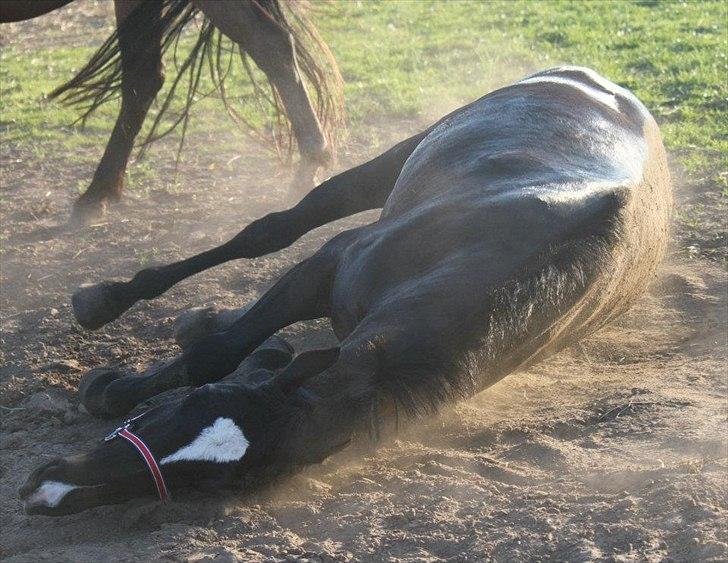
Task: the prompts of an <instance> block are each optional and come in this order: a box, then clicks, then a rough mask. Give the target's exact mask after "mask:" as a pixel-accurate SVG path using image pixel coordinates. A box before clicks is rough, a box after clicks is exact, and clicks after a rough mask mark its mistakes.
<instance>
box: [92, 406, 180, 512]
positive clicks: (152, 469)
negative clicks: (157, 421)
mask: <svg viewBox="0 0 728 563" xmlns="http://www.w3.org/2000/svg"><path fill="white" fill-rule="evenodd" d="M145 414H146V413H145V412H144V413H142V414H140V415H138V416H135V417H134V418H129V419H127V420H125V421H124V423H123V424H122V425H121V426H119V428H117V429H116V430H114V431H113V432H112V433H111V434H109V435H108V436H106V438H104V442H110V441H111V440H113V439H114V438H116V437H117V436H119V437H121V438H124V439H125V440H126V441H127V442H129V443H130V444H131V445H132V446H134V448H135V449H136V450H137V451H138V452H139V454H140V455H141V456H142V459H143V460H144V463H146V465H147V468H148V469H149V473H150V474H151V475H152V479H154V485H155V486H156V488H157V495H158V496H159V500H161V501H165V500H168V499H169V497H170V495H169V491H168V490H167V484H166V483H165V482H164V477H163V476H162V470H161V469H160V467H159V464H158V463H157V460H156V459H155V458H154V454H152V450H150V449H149V446H147V445H146V444H145V443H144V440H142V439H141V438H140V437H139V436H137V435H136V434H134V433H133V432H132V431H131V430H130V429H131V427H132V423H133V422H134V421H135V420H137V419H138V418H141V417H142V416H144V415H145Z"/></svg>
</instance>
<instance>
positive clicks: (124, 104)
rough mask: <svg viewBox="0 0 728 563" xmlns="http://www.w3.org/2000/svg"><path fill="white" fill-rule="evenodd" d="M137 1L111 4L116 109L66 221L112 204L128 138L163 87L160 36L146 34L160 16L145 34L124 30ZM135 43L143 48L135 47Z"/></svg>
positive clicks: (87, 217) (90, 217)
mask: <svg viewBox="0 0 728 563" xmlns="http://www.w3.org/2000/svg"><path fill="white" fill-rule="evenodd" d="M139 4H140V0H116V1H115V3H114V8H115V11H116V22H117V27H118V30H119V47H120V51H121V69H122V74H121V110H120V111H119V115H118V117H117V119H116V124H115V125H114V130H113V132H112V133H111V137H110V139H109V142H108V144H107V145H106V150H105V151H104V155H103V157H102V158H101V162H99V165H98V167H97V168H96V172H95V173H94V177H93V180H92V181H91V185H90V186H89V187H88V189H87V190H86V192H85V193H84V194H83V195H82V196H81V197H79V198H78V200H77V201H76V203H75V204H74V206H73V214H72V216H71V221H72V222H73V223H77V224H86V223H89V222H91V221H94V220H96V219H98V218H99V217H100V216H102V215H103V213H104V211H105V210H106V205H107V203H108V202H109V201H118V200H119V198H121V193H122V190H123V187H124V172H125V171H126V165H127V162H128V160H129V156H130V154H131V151H132V148H133V146H134V138H135V137H136V136H137V134H138V133H139V130H140V129H141V126H142V123H143V122H144V118H145V117H146V115H147V111H148V110H149V106H150V105H151V103H152V101H153V100H154V97H155V96H156V95H157V92H159V90H160V88H161V87H162V83H163V82H164V76H163V74H162V51H161V33H158V32H155V31H152V28H153V26H154V24H155V20H156V19H158V18H159V14H160V13H161V3H160V4H159V12H156V13H155V17H153V18H151V19H149V20H147V21H145V22H144V24H143V25H148V26H149V29H137V28H136V26H135V28H134V29H130V28H129V26H124V25H123V22H124V20H125V19H126V17H127V16H128V15H129V14H130V13H131V12H132V11H133V10H134V9H135V8H136V7H137V6H138V5H139ZM140 40H141V41H144V42H147V41H148V44H140Z"/></svg>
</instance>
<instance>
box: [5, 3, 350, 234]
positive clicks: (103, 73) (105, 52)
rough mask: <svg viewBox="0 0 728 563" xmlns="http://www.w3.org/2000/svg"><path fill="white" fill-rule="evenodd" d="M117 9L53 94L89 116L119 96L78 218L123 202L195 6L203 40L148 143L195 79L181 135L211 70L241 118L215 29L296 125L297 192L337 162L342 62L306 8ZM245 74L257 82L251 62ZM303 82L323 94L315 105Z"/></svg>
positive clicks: (18, 8) (29, 6) (40, 7)
mask: <svg viewBox="0 0 728 563" xmlns="http://www.w3.org/2000/svg"><path fill="white" fill-rule="evenodd" d="M69 2H71V0H12V1H8V0H5V1H4V2H2V3H0V23H4V22H10V21H19V20H24V19H30V18H33V17H36V16H39V15H42V14H45V13H47V12H50V11H52V10H54V9H57V8H60V7H61V6H64V5H66V4H68V3H69ZM284 5H285V6H287V7H288V8H289V9H290V10H291V11H292V14H293V19H294V20H295V22H293V23H292V22H289V20H288V18H287V17H286V15H285V10H284V9H283V6H284ZM114 8H115V12H116V23H117V31H116V32H115V33H114V34H113V35H112V36H111V38H109V39H108V40H107V41H106V43H105V44H104V46H103V47H102V48H101V49H100V50H99V51H98V52H97V53H96V54H95V55H94V56H93V57H92V58H91V60H90V61H89V62H88V63H87V64H86V66H85V67H84V68H82V69H81V70H80V71H79V73H78V74H77V75H76V76H75V77H74V78H73V79H71V80H70V81H69V82H67V83H66V84H64V85H62V86H60V87H59V88H57V89H56V90H55V91H54V92H52V93H51V94H50V96H51V97H58V96H63V97H64V98H65V99H66V100H67V101H70V102H73V103H78V104H80V105H82V106H85V107H86V113H85V115H84V119H85V117H87V116H88V114H90V113H91V112H92V111H94V110H95V109H96V108H97V107H98V106H99V105H101V104H102V103H104V102H105V101H107V100H108V99H110V98H111V97H113V96H114V95H115V94H116V92H117V91H119V90H120V91H121V108H120V111H119V115H118V117H117V120H116V125H115V126H114V130H113V132H112V134H111V138H110V139H109V142H108V144H107V146H106V150H105V151H104V155H103V157H102V158H101V162H99V165H98V167H97V168H96V173H95V174H94V177H93V180H92V181H91V185H90V186H89V188H88V189H87V190H86V192H85V193H84V194H83V195H82V196H81V197H80V198H79V199H78V201H77V202H76V204H75V205H74V211H73V217H72V219H73V220H74V221H76V222H81V223H86V222H89V221H92V220H94V219H96V218H98V217H99V216H100V215H102V214H103V212H104V210H105V209H106V204H107V202H109V201H115V200H118V199H119V198H120V197H121V193H122V189H123V185H124V172H125V170H126V165H127V162H128V160H129V156H130V155H131V151H132V148H133V146H134V139H135V138H136V136H137V134H138V133H139V131H140V129H141V127H142V123H143V122H144V118H145V117H146V115H147V111H148V110H149V107H150V106H151V104H152V101H153V100H154V98H155V97H156V95H157V93H158V92H159V91H160V90H161V88H162V84H163V82H164V74H163V72H162V71H163V67H162V55H163V54H164V52H165V51H166V50H167V49H168V48H170V47H172V48H173V49H175V50H176V42H177V40H178V38H179V37H180V34H181V32H182V30H183V29H184V28H185V26H186V25H187V24H188V23H189V22H190V21H192V20H194V19H195V17H196V14H197V12H198V10H199V11H200V12H202V13H203V15H204V16H205V20H204V22H203V23H202V25H201V27H200V32H199V36H198V39H197V42H196V43H195V45H194V47H193V48H192V50H191V51H190V53H189V54H188V55H187V58H186V59H184V60H183V61H182V62H181V63H180V65H179V73H178V75H177V77H176V78H175V80H174V82H173V85H172V88H171V90H170V92H169V94H168V95H167V98H166V99H165V101H164V102H163V103H162V105H161V109H160V111H159V113H158V115H157V117H156V119H155V122H154V125H153V126H152V129H151V131H150V133H149V134H148V136H147V141H146V142H149V141H151V140H154V139H155V138H159V137H160V136H163V135H164V134H166V132H165V133H161V134H159V135H157V129H158V126H160V125H161V121H160V120H161V117H162V116H163V115H165V113H166V112H167V110H168V109H169V103H170V101H171V99H172V96H173V95H174V93H175V91H176V89H177V85H178V84H179V82H180V81H181V80H182V78H183V77H185V76H189V86H188V92H187V93H186V96H185V97H186V105H185V108H184V110H183V112H182V114H181V115H180V116H178V117H177V119H176V121H175V123H174V126H176V125H177V124H179V123H182V124H183V135H184V130H185V129H186V125H187V119H188V117H189V109H190V105H191V104H192V103H193V99H194V97H195V96H196V91H197V90H198V86H199V79H200V74H201V71H202V70H203V68H204V67H205V66H207V67H209V69H210V71H211V72H212V73H213V81H214V82H215V83H216V86H217V87H218V88H217V89H218V91H219V93H220V95H221V97H222V98H223V101H224V102H225V106H226V108H227V109H228V111H229V112H230V113H231V115H232V116H233V117H234V118H236V119H238V120H240V119H242V118H240V116H239V114H238V113H237V112H236V111H235V110H234V109H233V108H232V106H231V105H230V104H229V103H228V101H227V97H226V95H225V88H224V82H225V79H226V76H227V74H228V71H229V69H230V68H229V65H230V62H231V61H230V59H229V57H228V56H227V54H226V53H225V48H224V46H223V43H222V42H221V41H220V37H219V35H216V33H215V28H217V29H219V30H220V31H221V32H222V33H223V34H224V35H225V36H227V37H228V38H229V39H230V40H232V41H233V42H234V43H236V44H237V45H238V46H239V47H240V49H241V52H245V53H247V54H249V55H250V57H251V58H252V59H253V61H255V64H256V65H257V66H258V67H259V68H260V69H261V70H262V71H263V72H264V73H265V75H266V77H267V79H268V81H269V82H270V84H271V85H272V87H273V88H274V90H273V93H272V95H271V96H267V95H265V94H264V91H263V90H262V89H261V88H260V87H259V86H258V85H257V84H255V88H254V93H255V96H257V97H259V98H260V99H263V100H266V101H267V102H270V103H271V104H272V105H273V107H274V109H275V111H276V114H277V115H279V116H284V115H285V116H286V117H287V118H288V119H289V120H290V123H291V128H292V133H293V136H294V137H295V139H296V142H297V144H298V149H299V151H300V153H301V162H300V163H299V166H298V169H297V171H296V175H295V178H294V181H293V185H292V188H293V190H294V191H295V192H297V194H298V195H299V196H300V195H302V194H304V193H306V192H308V190H310V189H311V187H313V179H314V176H315V174H316V171H317V170H318V169H319V167H321V166H323V165H326V164H327V163H328V162H329V161H330V159H331V156H332V155H331V150H332V143H333V141H334V139H333V132H334V131H335V130H336V129H337V128H339V125H340V120H341V113H342V107H343V103H342V93H341V77H340V75H339V73H338V69H337V67H336V61H335V60H334V58H333V57H332V56H331V54H330V52H329V50H328V47H327V46H326V44H325V43H324V42H323V40H321V38H320V37H319V36H318V33H317V32H316V29H315V27H314V26H313V25H312V24H311V23H310V22H308V20H307V19H306V18H305V17H303V15H302V13H301V10H300V9H299V3H297V2H292V3H285V2H283V3H282V2H281V1H280V0H240V1H230V0H225V1H221V0H114ZM175 55H176V53H175ZM208 63H209V64H208ZM244 68H245V69H246V70H247V71H248V75H249V76H250V78H251V79H252V80H253V81H254V80H255V79H254V75H253V74H252V73H251V72H250V67H248V66H247V63H246V64H245V65H244ZM302 77H305V78H306V79H307V80H308V83H309V84H310V85H311V86H313V88H314V90H315V92H316V100H317V104H316V108H315V109H314V107H313V106H312V103H311V100H310V99H309V95H308V92H307V91H306V88H305V86H304V81H303V80H302ZM174 126H173V127H174ZM167 132H169V130H168V131H167ZM279 141H284V139H280V140H279Z"/></svg>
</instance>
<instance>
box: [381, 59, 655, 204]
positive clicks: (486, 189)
mask: <svg viewBox="0 0 728 563" xmlns="http://www.w3.org/2000/svg"><path fill="white" fill-rule="evenodd" d="M653 125H654V121H653V120H652V117H651V116H650V114H649V113H648V112H647V110H646V109H645V108H644V106H643V105H642V104H641V103H640V102H639V101H638V100H637V99H636V98H635V97H634V96H633V95H632V94H631V93H630V92H628V91H627V90H624V89H622V88H620V87H619V86H616V85H615V84H612V83H611V82H609V81H607V80H606V79H604V78H602V77H600V76H599V75H597V74H596V73H594V72H593V71H590V70H588V69H582V68H577V67H561V68H556V69H551V70H547V71H544V72H541V73H538V74H534V75H532V76H529V77H527V78H525V79H523V80H521V81H519V82H516V83H515V84H512V85H510V86H507V87H505V88H502V89H500V90H496V91H495V92H492V93H490V94H488V95H486V96H484V97H483V98H481V99H479V100H477V101H475V102H473V103H472V104H470V105H468V106H466V107H464V108H462V109H461V110H458V111H456V112H454V113H453V114H451V115H449V116H447V117H446V118H444V119H443V120H442V121H440V122H439V123H437V124H436V125H435V126H433V128H432V129H431V131H430V133H429V134H428V135H427V136H426V137H425V138H424V139H423V141H422V142H421V143H420V145H419V146H418V147H417V149H416V150H415V151H414V152H413V153H412V155H411V156H410V158H409V159H408V160H407V162H406V163H405V166H404V167H403V169H402V173H401V174H400V176H399V178H398V180H397V183H396V185H395V188H394V190H393V191H392V194H391V195H390V197H389V199H388V201H387V204H386V206H385V208H384V213H383V217H385V218H386V217H389V216H396V215H399V214H401V213H404V212H407V211H408V210H410V209H412V208H414V207H417V206H418V205H421V204H423V203H427V202H429V201H430V200H433V199H438V198H452V197H458V196H460V195H464V194H467V195H468V196H469V197H473V198H474V199H477V198H481V197H486V198H487V197H492V196H493V195H506V194H513V195H517V194H518V193H522V194H524V195H525V194H528V193H540V194H542V195H543V196H544V197H550V198H555V199H558V198H559V197H561V198H564V197H573V196H575V195H576V194H578V193H579V192H590V191H594V190H597V189H599V188H600V187H611V186H619V185H623V186H628V185H635V184H637V183H638V182H639V179H640V178H641V177H642V176H643V175H644V172H645V166H646V164H647V159H648V157H649V147H648V146H647V145H648V140H647V138H646V137H647V133H646V129H647V128H650V127H651V126H653Z"/></svg>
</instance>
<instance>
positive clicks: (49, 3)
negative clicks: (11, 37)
mask: <svg viewBox="0 0 728 563" xmlns="http://www.w3.org/2000/svg"><path fill="white" fill-rule="evenodd" d="M72 1H73V0H25V1H23V0H15V1H14V2H7V1H6V2H0V23H10V22H19V21H25V20H29V19H32V18H37V17H38V16H42V15H43V14H47V13H48V12H52V11H53V10H57V9H58V8H61V7H63V6H65V5H66V4H69V3H71V2H72Z"/></svg>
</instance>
